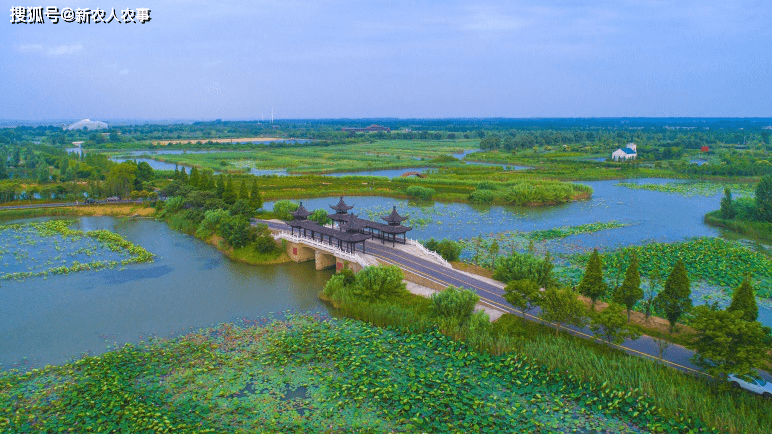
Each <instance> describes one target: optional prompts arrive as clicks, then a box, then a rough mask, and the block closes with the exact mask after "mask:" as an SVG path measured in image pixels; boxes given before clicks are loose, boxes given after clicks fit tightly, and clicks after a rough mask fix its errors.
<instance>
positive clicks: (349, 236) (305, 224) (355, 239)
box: [287, 220, 370, 243]
mask: <svg viewBox="0 0 772 434" xmlns="http://www.w3.org/2000/svg"><path fill="white" fill-rule="evenodd" d="M287 224H288V225H290V226H292V227H294V228H303V229H306V230H309V231H315V232H316V233H318V234H324V235H327V236H329V237H332V238H335V239H338V240H341V241H346V242H351V243H359V242H362V241H365V240H368V239H369V238H370V236H369V235H365V234H361V233H350V232H343V231H339V230H337V229H332V228H328V227H326V226H322V225H320V224H318V223H316V222H312V221H311V220H293V221H290V222H287Z"/></svg>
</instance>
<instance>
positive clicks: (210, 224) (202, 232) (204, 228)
mask: <svg viewBox="0 0 772 434" xmlns="http://www.w3.org/2000/svg"><path fill="white" fill-rule="evenodd" d="M229 216H230V214H229V213H228V211H225V210H224V209H212V210H209V211H207V212H205V213H204V219H203V220H202V221H201V224H200V225H199V226H198V230H196V236H197V237H199V238H207V237H209V236H211V235H212V234H214V233H215V232H217V227H218V226H219V225H220V222H221V221H222V220H223V219H224V218H227V217H229Z"/></svg>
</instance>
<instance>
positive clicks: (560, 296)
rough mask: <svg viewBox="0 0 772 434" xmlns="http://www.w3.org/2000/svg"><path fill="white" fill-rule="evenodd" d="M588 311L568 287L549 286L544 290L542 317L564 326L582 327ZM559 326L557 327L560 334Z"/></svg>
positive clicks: (556, 331) (556, 329) (556, 332)
mask: <svg viewBox="0 0 772 434" xmlns="http://www.w3.org/2000/svg"><path fill="white" fill-rule="evenodd" d="M586 313H587V311H586V309H585V308H584V304H583V303H582V302H581V301H579V299H578V298H577V296H576V293H575V292H573V291H570V290H568V289H557V288H549V289H547V290H546V291H544V295H543V297H542V299H541V317H542V319H543V320H545V321H551V322H555V323H558V324H560V325H562V326H564V327H565V326H567V325H573V326H576V327H581V326H583V325H584V322H585V314H586ZM559 330H560V328H559V327H556V328H555V334H556V335H557V334H558V331H559Z"/></svg>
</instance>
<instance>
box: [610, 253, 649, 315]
mask: <svg viewBox="0 0 772 434" xmlns="http://www.w3.org/2000/svg"><path fill="white" fill-rule="evenodd" d="M642 298H643V289H641V275H640V274H639V273H638V255H637V254H636V253H635V251H633V257H632V259H631V260H630V265H628V266H627V271H626V272H625V280H624V281H623V282H622V285H620V286H618V287H617V288H616V289H615V290H614V294H613V299H614V301H615V302H616V303H619V304H621V305H623V306H624V307H625V308H627V322H630V310H631V309H632V308H633V306H635V303H637V302H638V300H640V299H642Z"/></svg>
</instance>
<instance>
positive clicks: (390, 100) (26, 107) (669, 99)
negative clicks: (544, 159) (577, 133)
mask: <svg viewBox="0 0 772 434" xmlns="http://www.w3.org/2000/svg"><path fill="white" fill-rule="evenodd" d="M0 1H2V2H3V3H4V4H5V5H4V6H3V10H5V11H6V12H5V13H6V15H5V16H6V18H5V20H4V21H3V23H2V24H0V77H1V78H2V84H0V101H2V104H0V118H3V119H26V120H35V119H60V118H68V119H74V118H85V117H88V118H91V119H118V118H142V119H170V118H177V119H191V118H195V119H214V118H222V119H260V118H261V117H262V116H265V117H270V112H271V108H272V107H273V110H274V112H275V114H276V117H277V118H340V117H354V118H356V117H401V118H406V117H607V116H608V117H616V116H663V117H665V116H754V117H755V116H772V24H771V23H772V4H771V3H770V2H769V1H768V0H766V1H764V0H761V1H736V2H735V1H731V0H723V1H713V0H696V1H692V0H680V1H654V0H650V1H625V0H613V1H606V2H604V1H539V0H533V1H517V0H514V1H500V2H496V1H488V2H478V1H453V0H443V1H434V0H432V1H420V0H409V1H402V0H393V1H376V0H374V1H361V0H359V1H345V0H279V1H264V0H248V1H247V0H242V1H232V0H220V1H210V0H163V1H152V2H151V1H149V0H130V1H128V2H126V1H123V2H121V3H117V2H109V1H107V2H106V1H102V0H99V1H96V0H93V1H85V2H84V1H74V0H63V1H64V3H62V2H59V3H57V1H58V0H56V1H50V2H48V3H39V4H38V3H35V2H34V1H32V2H29V1H26V2H24V4H23V6H43V7H45V6H51V5H54V6H58V7H59V8H60V9H63V8H65V7H70V8H73V9H77V8H90V9H94V8H100V9H105V10H107V11H108V15H109V11H111V10H112V9H113V8H115V9H116V10H118V11H120V10H121V9H126V8H127V7H128V8H132V9H136V8H149V9H151V13H150V16H151V18H152V20H151V21H150V22H148V23H145V24H118V23H116V22H113V23H111V24H76V23H63V22H60V23H59V24H52V23H50V22H49V21H48V20H46V23H45V24H20V25H17V24H11V22H10V10H11V7H12V6H17V5H19V6H21V5H22V4H19V3H18V2H12V3H8V0H0ZM119 15H120V13H119Z"/></svg>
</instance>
